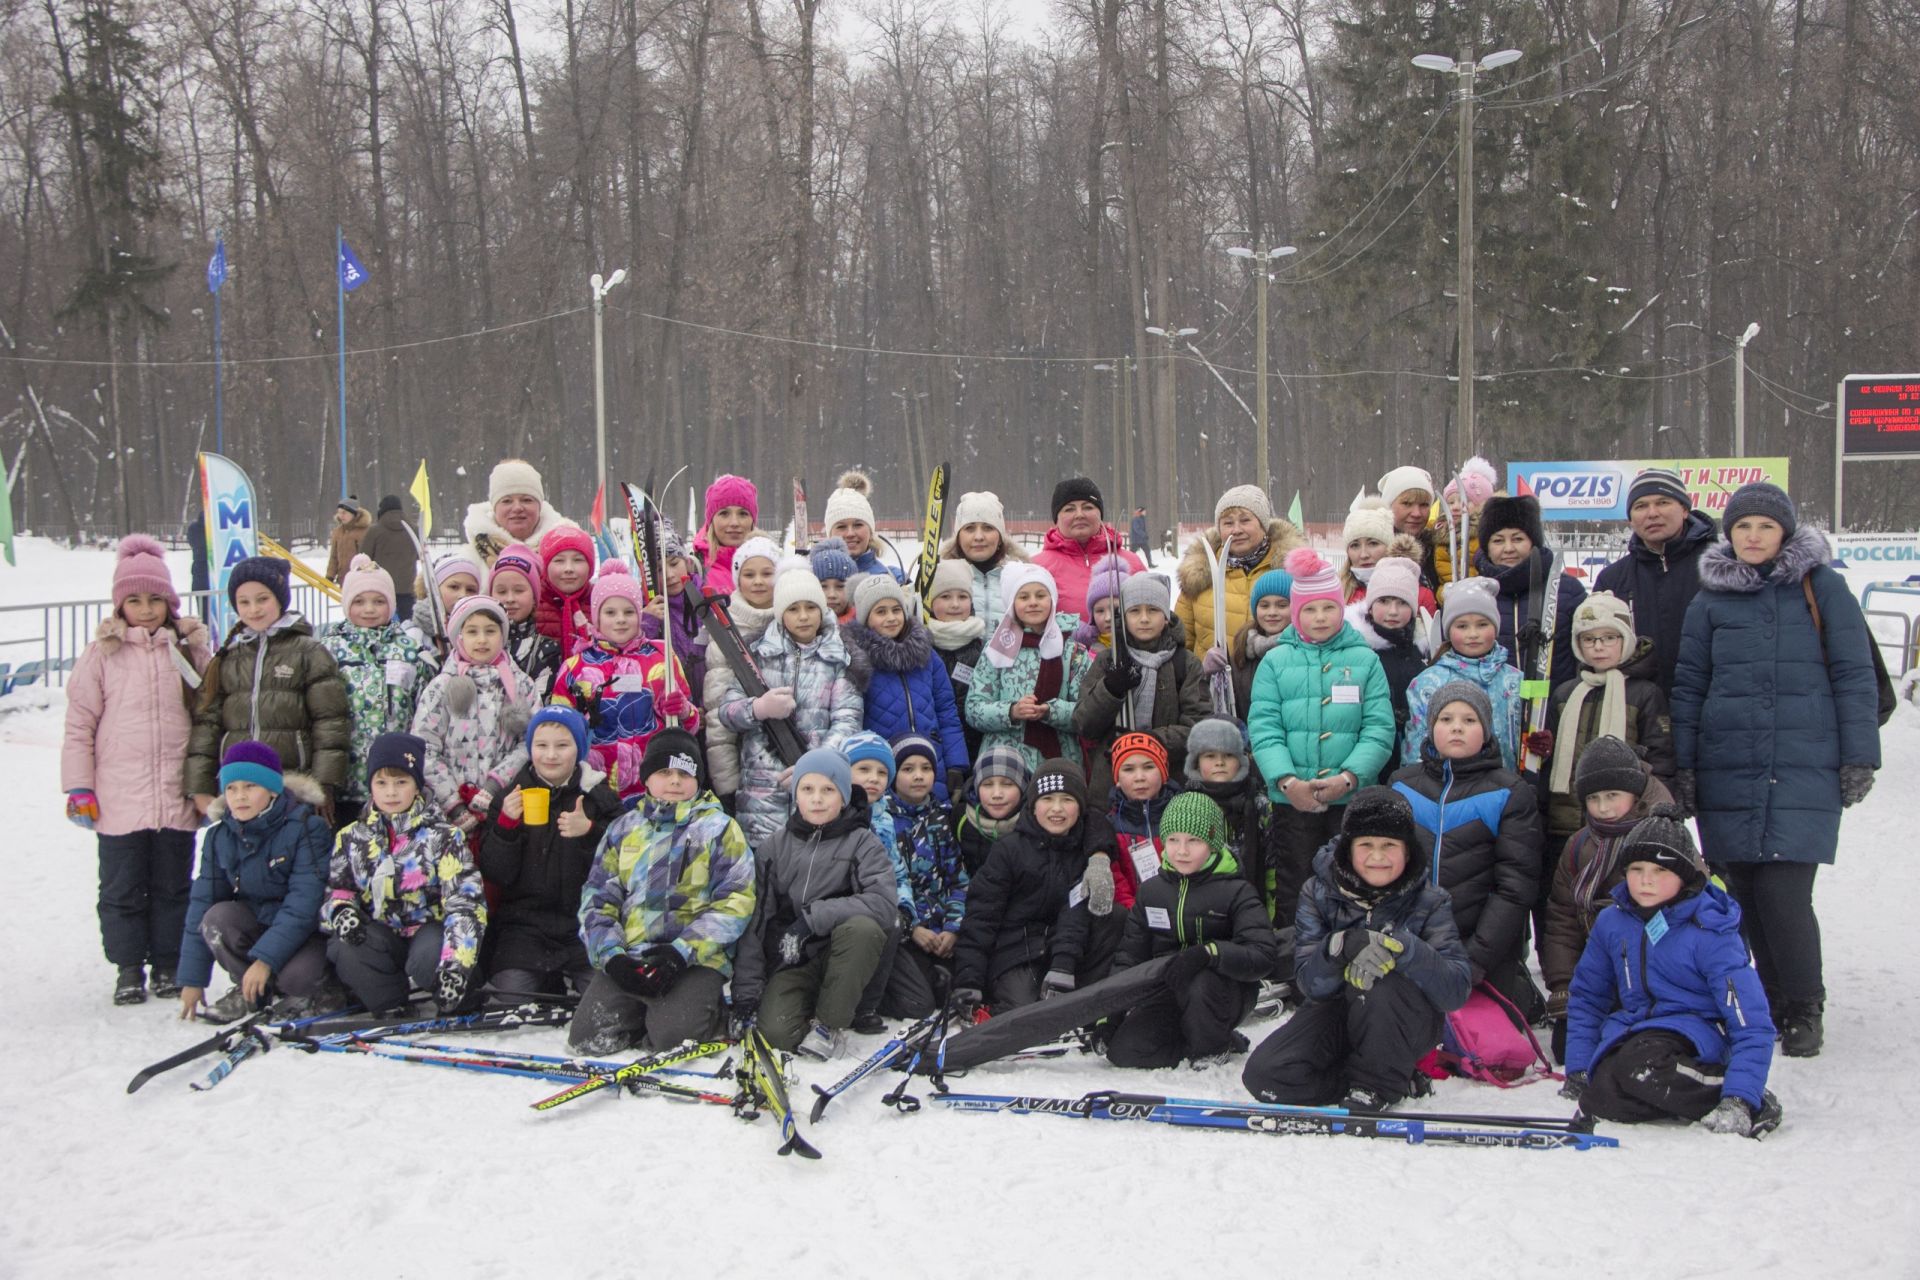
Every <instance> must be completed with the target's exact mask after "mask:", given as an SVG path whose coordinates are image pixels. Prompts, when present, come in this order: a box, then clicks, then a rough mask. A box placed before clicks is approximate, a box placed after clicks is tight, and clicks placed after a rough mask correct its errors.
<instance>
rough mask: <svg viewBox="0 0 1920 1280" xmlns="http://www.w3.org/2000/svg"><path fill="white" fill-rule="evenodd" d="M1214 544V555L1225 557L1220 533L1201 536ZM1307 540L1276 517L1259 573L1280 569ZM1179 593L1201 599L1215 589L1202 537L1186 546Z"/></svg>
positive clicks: (1210, 531)
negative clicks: (1283, 561) (1201, 543)
mask: <svg viewBox="0 0 1920 1280" xmlns="http://www.w3.org/2000/svg"><path fill="white" fill-rule="evenodd" d="M1201 537H1203V538H1205V539H1206V540H1207V542H1208V543H1209V544H1211V545H1212V547H1213V549H1214V552H1215V553H1216V554H1218V555H1220V556H1221V558H1222V559H1224V558H1225V555H1226V553H1225V552H1224V551H1222V550H1221V546H1220V531H1219V530H1218V529H1208V530H1207V531H1206V532H1205V533H1203V534H1202V535H1201ZM1306 545H1307V540H1306V539H1305V538H1304V537H1302V536H1301V534H1300V531H1299V530H1298V529H1296V528H1294V527H1293V525H1292V524H1291V523H1289V522H1288V521H1286V520H1282V519H1280V518H1278V517H1275V518H1274V519H1272V520H1269V521H1267V554H1266V557H1265V559H1263V560H1262V561H1261V564H1260V571H1261V572H1265V571H1266V570H1267V569H1277V568H1279V567H1280V562H1281V561H1282V560H1284V559H1285V558H1286V555H1287V552H1289V551H1291V550H1293V549H1294V548H1295V547H1304V546H1306ZM1179 580H1180V594H1181V595H1182V596H1185V597H1187V598H1189V599H1198V598H1199V597H1200V596H1201V595H1202V594H1203V593H1205V592H1206V591H1208V590H1209V589H1211V588H1212V586H1213V574H1212V573H1211V572H1210V571H1209V570H1208V568H1207V553H1206V552H1205V551H1204V550H1202V549H1201V547H1200V538H1195V539H1194V540H1193V541H1192V542H1190V543H1188V544H1187V553H1186V554H1185V555H1183V556H1181V557H1180V569H1179Z"/></svg>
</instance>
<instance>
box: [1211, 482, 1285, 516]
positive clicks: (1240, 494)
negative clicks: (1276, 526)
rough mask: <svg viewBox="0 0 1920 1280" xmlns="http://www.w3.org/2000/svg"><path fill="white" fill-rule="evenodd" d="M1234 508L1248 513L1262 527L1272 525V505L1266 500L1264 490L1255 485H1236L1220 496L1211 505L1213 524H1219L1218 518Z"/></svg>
mask: <svg viewBox="0 0 1920 1280" xmlns="http://www.w3.org/2000/svg"><path fill="white" fill-rule="evenodd" d="M1235 507H1238V508H1240V510H1242V511H1245V512H1248V513H1249V514H1251V515H1252V516H1253V518H1254V519H1255V520H1258V521H1259V522H1260V523H1261V524H1262V525H1263V526H1264V525H1269V524H1272V523H1273V503H1272V502H1271V501H1270V500H1269V499H1268V498H1267V494H1266V490H1264V489H1262V488H1261V487H1260V486H1259V485H1257V484H1237V485H1235V486H1233V488H1231V489H1229V490H1227V491H1226V492H1225V493H1223V494H1221V495H1220V500H1219V501H1218V502H1216V503H1214V504H1213V522H1214V523H1215V524H1219V523H1220V517H1221V516H1223V515H1225V514H1226V513H1227V512H1229V511H1231V510H1233V509H1234V508H1235Z"/></svg>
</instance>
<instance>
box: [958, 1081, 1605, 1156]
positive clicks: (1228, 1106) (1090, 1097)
mask: <svg viewBox="0 0 1920 1280" xmlns="http://www.w3.org/2000/svg"><path fill="white" fill-rule="evenodd" d="M937 1096H938V1098H939V1100H940V1101H941V1102H943V1103H945V1104H947V1105H948V1106H950V1107H952V1108H953V1109H954V1110H956V1111H994V1112H1001V1113H1004V1114H1008V1115H1052V1116H1065V1117H1067V1118H1069V1119H1076V1120H1129V1121H1139V1122H1145V1123H1148V1124H1165V1125H1173V1126H1175V1127H1178V1128H1192V1129H1225V1130H1229V1131H1232V1132H1238V1133H1264V1134H1269V1135H1272V1136H1276V1137H1288V1136H1297V1135H1316V1136H1324V1137H1339V1138H1380V1139H1386V1140H1388V1141H1393V1142H1404V1143H1407V1144H1410V1145H1415V1146H1458V1147H1517V1148H1520V1149H1522V1150H1527V1151H1564V1150H1572V1151H1589V1150H1593V1149H1595V1148H1605V1147H1617V1146H1619V1145H1620V1142H1619V1139H1617V1138H1607V1137H1602V1136H1600V1135H1598V1134H1595V1133H1592V1132H1589V1131H1587V1130H1584V1129H1579V1128H1576V1127H1574V1122H1573V1121H1571V1120H1559V1119H1552V1118H1546V1117H1529V1116H1493V1115H1441V1114H1420V1113H1417V1112H1384V1111H1359V1110H1349V1109H1347V1108H1344V1107H1294V1106H1285V1105H1282V1104H1278V1103H1265V1102H1220V1101H1213V1100H1210V1099H1205V1098H1166V1097H1158V1096H1154V1095H1150V1094H1135V1093H1112V1092H1104V1093H1089V1094H1085V1095H1083V1096H1082V1097H1078V1098H1042V1097H1023V1096H1017V1095H1012V1094H993V1093H942V1094H939V1095H937Z"/></svg>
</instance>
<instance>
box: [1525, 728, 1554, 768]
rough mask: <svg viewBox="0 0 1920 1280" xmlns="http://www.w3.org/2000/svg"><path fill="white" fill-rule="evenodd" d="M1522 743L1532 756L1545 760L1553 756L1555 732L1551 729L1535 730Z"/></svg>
mask: <svg viewBox="0 0 1920 1280" xmlns="http://www.w3.org/2000/svg"><path fill="white" fill-rule="evenodd" d="M1521 742H1522V743H1524V744H1525V746H1526V748H1527V751H1528V752H1529V753H1530V754H1532V755H1536V756H1539V757H1540V758H1541V759H1543V760H1544V759H1546V758H1547V757H1548V756H1550V755H1552V754H1553V730H1551V729H1535V730H1534V731H1533V732H1532V733H1529V734H1527V735H1526V736H1525V737H1524V738H1522V739H1521Z"/></svg>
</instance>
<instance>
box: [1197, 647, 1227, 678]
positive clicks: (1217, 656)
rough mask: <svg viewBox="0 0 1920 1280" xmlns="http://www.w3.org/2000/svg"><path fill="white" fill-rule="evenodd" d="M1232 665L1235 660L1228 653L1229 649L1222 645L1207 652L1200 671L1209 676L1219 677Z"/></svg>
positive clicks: (1201, 661) (1201, 662)
mask: <svg viewBox="0 0 1920 1280" xmlns="http://www.w3.org/2000/svg"><path fill="white" fill-rule="evenodd" d="M1232 665H1233V658H1232V656H1231V655H1230V654H1228V653H1227V647H1226V646H1225V645H1220V644H1217V645H1215V646H1213V648H1211V649H1209V650H1207V652H1206V655H1205V656H1204V657H1202V658H1201V659H1200V669H1201V670H1202V671H1204V672H1206V673H1207V674H1208V675H1209V676H1217V675H1219V674H1220V673H1221V672H1222V671H1225V670H1226V669H1227V668H1228V667H1230V666H1232Z"/></svg>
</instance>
